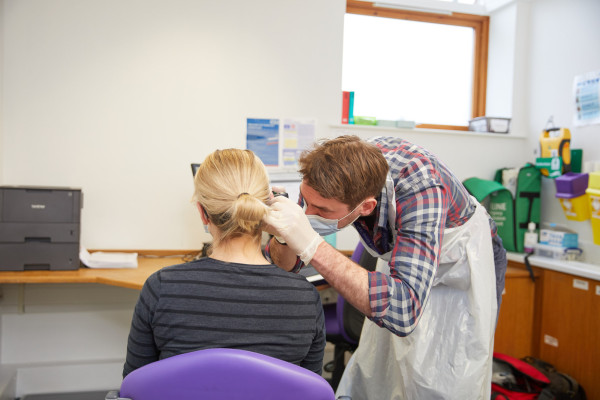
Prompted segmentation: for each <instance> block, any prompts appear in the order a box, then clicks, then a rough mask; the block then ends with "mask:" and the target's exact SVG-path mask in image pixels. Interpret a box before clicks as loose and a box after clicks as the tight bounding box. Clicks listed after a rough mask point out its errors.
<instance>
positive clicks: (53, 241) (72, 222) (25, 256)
mask: <svg viewBox="0 0 600 400" xmlns="http://www.w3.org/2000/svg"><path fill="white" fill-rule="evenodd" d="M82 206H83V197H82V192H81V189H74V188H60V187H23V186H0V271H25V270H52V271H58V270H74V269H78V268H79V234H80V216H81V208H82Z"/></svg>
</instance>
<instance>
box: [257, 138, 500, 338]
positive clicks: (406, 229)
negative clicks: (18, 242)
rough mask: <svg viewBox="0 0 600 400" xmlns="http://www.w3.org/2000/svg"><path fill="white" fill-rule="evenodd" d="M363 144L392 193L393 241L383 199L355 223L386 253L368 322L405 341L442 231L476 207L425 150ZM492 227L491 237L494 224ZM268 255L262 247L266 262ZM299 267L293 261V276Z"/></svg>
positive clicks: (398, 143)
mask: <svg viewBox="0 0 600 400" xmlns="http://www.w3.org/2000/svg"><path fill="white" fill-rule="evenodd" d="M368 141H369V142H371V143H373V144H375V145H376V146H377V147H379V148H380V149H381V152H382V153H383V156H384V157H385V158H386V160H387V161H388V164H389V166H390V175H391V177H392V180H393V182H394V187H395V192H396V194H395V195H396V198H395V200H396V221H395V223H396V227H395V229H396V239H395V240H394V234H393V232H391V229H390V226H389V224H388V221H387V219H388V218H387V217H388V199H386V198H382V195H381V194H380V195H379V197H378V198H377V207H376V208H375V210H374V212H373V214H372V215H371V216H369V217H363V218H359V219H358V220H356V221H355V222H354V227H355V228H356V230H357V231H358V233H359V235H360V236H361V238H362V239H363V241H364V242H365V243H366V244H367V245H368V246H369V247H371V248H372V249H374V250H376V251H377V252H378V253H379V254H385V253H388V252H391V259H390V262H389V266H390V274H389V275H386V274H383V273H381V272H376V271H375V272H369V297H370V304H371V311H372V317H370V319H371V320H372V321H373V322H375V323H376V324H377V325H379V326H381V327H385V328H386V329H388V330H390V331H391V332H393V333H394V334H396V335H399V336H406V335H408V334H410V333H411V332H412V331H413V330H414V328H415V327H416V326H417V323H418V321H419V318H420V316H421V313H422V311H423V305H424V304H425V303H426V300H427V296H428V295H429V292H430V290H431V287H432V286H433V278H434V276H435V273H436V270H437V267H438V264H439V256H440V250H441V244H442V238H443V233H444V228H454V227H458V226H461V225H463V224H464V223H465V222H466V221H468V219H469V218H470V217H471V216H472V215H473V213H474V212H475V208H476V203H474V202H473V201H472V199H471V197H470V195H469V193H468V192H467V190H466V189H465V188H464V186H463V185H462V183H461V182H460V181H459V180H458V178H457V177H456V176H454V175H453V174H452V172H450V170H449V169H448V168H447V167H446V166H445V165H444V164H443V163H442V162H441V161H440V160H438V159H437V157H435V156H434V155H433V154H431V153H429V152H428V151H426V150H425V149H423V148H421V147H419V146H417V145H414V144H412V143H409V142H407V141H405V140H402V139H400V138H394V137H375V138H371V139H369V140H368ZM299 203H300V204H302V203H303V202H302V199H300V201H299ZM491 226H492V236H495V233H496V228H495V224H493V222H492V223H491ZM268 252H269V249H268V247H267V256H268ZM302 266H303V264H302V262H301V261H300V260H299V259H298V261H297V263H296V266H295V267H294V271H299V270H300V268H302Z"/></svg>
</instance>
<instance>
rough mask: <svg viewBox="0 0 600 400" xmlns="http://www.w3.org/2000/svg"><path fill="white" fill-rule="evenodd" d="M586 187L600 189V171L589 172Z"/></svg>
mask: <svg viewBox="0 0 600 400" xmlns="http://www.w3.org/2000/svg"><path fill="white" fill-rule="evenodd" d="M589 176H590V177H589V181H588V182H589V183H588V187H589V188H590V189H596V190H600V171H596V172H590V174H589Z"/></svg>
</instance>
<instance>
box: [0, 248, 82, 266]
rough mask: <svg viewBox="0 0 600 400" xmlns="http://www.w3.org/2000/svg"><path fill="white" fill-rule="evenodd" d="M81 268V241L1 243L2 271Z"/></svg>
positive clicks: (0, 264)
mask: <svg viewBox="0 0 600 400" xmlns="http://www.w3.org/2000/svg"><path fill="white" fill-rule="evenodd" d="M75 269H79V243H48V242H26V243H0V271H28V270H48V271H65V270H75Z"/></svg>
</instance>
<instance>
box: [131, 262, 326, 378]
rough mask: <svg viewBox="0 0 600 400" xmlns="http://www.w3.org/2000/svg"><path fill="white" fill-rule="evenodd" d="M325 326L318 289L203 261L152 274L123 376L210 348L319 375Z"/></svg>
mask: <svg viewBox="0 0 600 400" xmlns="http://www.w3.org/2000/svg"><path fill="white" fill-rule="evenodd" d="M324 325H325V321H324V317H323V307H322V305H321V299H320V297H319V294H318V292H317V290H316V289H315V288H314V286H313V285H312V284H311V283H309V282H308V281H306V279H305V278H304V277H302V276H300V275H296V274H293V273H289V272H285V271H283V270H281V269H279V268H278V267H276V266H275V265H271V264H266V265H248V264H237V263H228V262H223V261H218V260H215V259H212V258H203V259H201V260H198V261H194V262H190V263H186V264H180V265H174V266H171V267H167V268H163V269H162V270H160V271H158V272H155V273H154V274H153V275H151V276H150V277H149V278H148V280H147V281H146V283H145V284H144V287H143V288H142V291H141V293H140V297H139V299H138V302H137V304H136V306H135V310H134V314H133V319H132V322H131V330H130V333H129V339H128V342H127V358H126V361H125V365H124V368H123V377H125V376H126V375H127V374H129V373H130V372H131V371H133V370H135V369H137V368H140V367H142V366H143V365H146V364H148V363H151V362H154V361H157V360H161V359H164V358H167V357H171V356H174V355H177V354H182V353H187V352H190V351H195V350H201V349H208V348H218V347H226V348H234V349H242V350H249V351H254V352H256V353H261V354H265V355H268V356H271V357H275V358H279V359H281V360H284V361H288V362H291V363H293V364H296V365H300V366H302V367H304V368H306V369H309V370H311V371H313V372H315V373H317V374H321V369H322V365H323V352H324V348H325V326H324Z"/></svg>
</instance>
